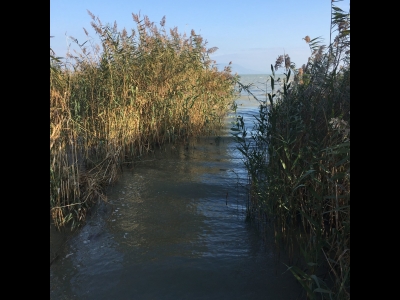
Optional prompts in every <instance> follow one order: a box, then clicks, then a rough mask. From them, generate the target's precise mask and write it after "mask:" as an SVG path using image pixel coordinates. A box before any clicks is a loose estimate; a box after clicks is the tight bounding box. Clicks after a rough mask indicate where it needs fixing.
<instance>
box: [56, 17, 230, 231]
mask: <svg viewBox="0 0 400 300" xmlns="http://www.w3.org/2000/svg"><path fill="white" fill-rule="evenodd" d="M88 13H89V15H90V16H91V18H92V22H91V26H92V28H93V29H94V31H95V32H96V34H97V36H98V37H99V39H100V44H94V43H93V42H92V39H91V37H90V36H89V33H88V32H87V30H86V29H85V33H86V35H87V39H88V40H87V42H85V43H84V44H79V43H78V41H77V40H75V42H76V44H77V46H78V47H79V51H76V53H74V54H73V55H72V54H68V55H67V59H66V60H65V61H64V62H61V60H60V59H59V58H56V57H55V56H54V55H51V57H50V61H51V63H50V211H51V215H52V218H53V221H54V222H55V224H56V225H57V226H58V227H61V226H64V225H65V224H67V223H69V221H71V222H70V223H71V224H72V226H73V227H74V226H76V225H78V224H80V223H81V222H82V221H84V220H85V216H86V214H87V212H88V211H89V208H90V207H91V205H93V203H94V202H95V201H97V199H98V198H99V197H100V198H103V199H106V196H105V193H104V191H105V187H106V186H107V185H109V184H111V183H113V182H114V181H115V180H117V178H118V174H119V173H120V171H121V168H122V166H123V164H127V163H132V162H134V160H135V159H137V158H138V157H140V156H141V155H144V154H145V153H147V152H149V151H151V150H152V149H154V147H156V146H159V145H162V144H164V143H166V142H174V141H182V140H185V139H188V138H189V137H191V136H198V135H204V134H211V133H213V132H215V131H216V130H218V129H219V128H220V127H221V125H222V124H223V118H224V116H225V114H226V112H227V109H228V108H229V106H230V105H231V103H232V101H233V100H234V97H235V89H234V84H235V77H234V76H232V75H231V71H230V68H229V67H227V68H225V69H224V71H218V70H217V68H216V66H215V61H213V60H211V59H210V58H209V54H210V53H212V52H214V51H216V49H217V48H215V47H214V48H210V49H207V47H206V46H207V45H206V44H207V43H206V42H205V41H204V40H203V38H202V37H201V36H200V35H198V34H196V33H195V31H194V30H192V31H191V34H190V36H186V35H185V34H183V35H182V34H179V33H178V29H177V28H176V27H175V28H173V29H169V30H167V29H166V28H165V17H164V18H163V19H162V20H161V22H160V26H156V25H154V23H153V22H150V20H149V18H148V17H147V16H144V17H141V16H140V15H138V14H132V17H133V21H134V23H135V24H136V27H137V28H136V30H135V29H132V30H131V31H130V32H128V31H127V30H126V29H123V30H118V28H117V24H116V23H114V24H113V25H112V26H111V25H110V24H105V25H103V24H102V22H101V21H100V19H99V18H97V17H95V16H94V15H93V14H92V13H91V12H88Z"/></svg>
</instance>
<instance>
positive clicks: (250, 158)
mask: <svg viewBox="0 0 400 300" xmlns="http://www.w3.org/2000/svg"><path fill="white" fill-rule="evenodd" d="M331 32H332V33H336V34H337V35H336V37H335V38H334V40H333V42H332V43H331V44H330V45H329V46H328V47H326V46H325V45H321V44H320V42H319V38H315V39H313V40H311V39H310V38H309V37H308V36H306V37H305V41H306V42H307V43H308V44H309V46H310V49H311V56H310V58H309V60H308V63H307V64H306V65H303V66H302V67H301V68H299V69H296V66H295V64H294V63H293V62H291V61H290V57H289V55H288V54H286V55H282V56H279V57H278V59H277V61H276V63H275V66H272V65H271V71H272V75H271V76H270V80H269V82H270V86H271V92H270V93H268V103H267V101H260V108H259V115H258V116H257V117H256V122H255V126H254V128H253V134H252V135H251V137H247V138H246V135H247V131H246V128H244V125H243V124H244V122H243V120H242V119H240V118H238V122H237V126H236V128H233V129H234V135H235V136H236V138H237V142H238V143H239V147H238V149H239V150H240V151H241V152H242V154H243V155H244V157H245V158H244V162H245V166H246V168H247V170H248V172H249V181H250V186H251V191H250V197H249V199H250V200H249V201H248V204H247V218H248V220H252V221H254V222H255V223H256V224H258V225H259V226H260V227H261V228H263V227H264V229H265V228H266V226H269V227H268V228H273V230H274V232H275V237H276V241H277V243H276V244H277V246H278V247H279V245H281V247H283V248H285V250H286V251H288V252H289V254H291V255H292V264H293V262H294V261H296V263H294V265H292V266H290V267H289V266H288V269H289V270H290V271H291V272H292V273H293V275H294V276H295V277H296V278H297V279H298V281H299V282H300V283H301V285H302V286H303V288H304V290H305V291H306V294H307V298H309V299H350V13H346V12H344V11H343V10H341V9H340V8H338V7H336V6H334V4H333V3H332V23H331ZM279 68H284V70H285V73H284V74H285V78H284V80H282V81H283V82H279V83H280V84H279V87H280V88H279V89H276V87H277V83H278V80H279V81H280V79H281V78H277V77H276V76H275V73H274V72H275V70H277V69H279ZM242 88H244V89H245V90H246V89H247V87H242ZM253 97H254V95H253ZM255 98H256V97H255ZM256 99H257V98H256ZM257 100H258V99H257ZM294 249H297V250H294Z"/></svg>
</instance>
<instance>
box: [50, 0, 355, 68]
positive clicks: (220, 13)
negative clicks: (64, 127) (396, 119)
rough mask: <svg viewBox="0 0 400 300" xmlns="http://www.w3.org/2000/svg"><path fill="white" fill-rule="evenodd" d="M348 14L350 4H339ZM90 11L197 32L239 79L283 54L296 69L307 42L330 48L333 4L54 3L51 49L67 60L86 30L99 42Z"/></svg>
mask: <svg viewBox="0 0 400 300" xmlns="http://www.w3.org/2000/svg"><path fill="white" fill-rule="evenodd" d="M336 6H339V7H340V8H342V9H343V10H345V11H348V9H349V6H350V0H343V1H341V2H338V3H336ZM87 10H89V11H90V12H91V13H93V14H94V15H95V16H96V17H99V19H100V20H101V22H102V23H103V24H107V23H110V24H114V21H116V22H117V24H118V28H119V29H120V30H122V29H123V28H124V27H125V28H126V29H127V31H128V32H129V31H130V29H135V30H136V24H135V22H134V21H133V19H132V13H135V14H138V13H140V14H141V16H144V15H146V16H148V17H149V19H150V21H151V22H154V24H159V22H160V21H161V19H162V18H163V16H165V18H166V23H165V27H166V28H167V29H169V28H174V27H177V28H178V32H179V33H182V34H183V33H185V32H186V33H187V35H190V31H191V30H192V29H193V30H194V31H195V32H196V34H200V35H201V36H202V37H203V39H204V40H206V41H207V47H209V48H211V47H218V50H217V51H216V52H215V53H213V54H212V55H211V58H212V59H214V60H216V62H217V64H218V65H219V66H220V67H223V66H224V65H227V64H228V63H229V62H230V61H232V66H233V68H232V70H233V72H237V73H239V74H266V73H270V65H271V64H273V65H274V64H275V60H276V58H277V57H278V56H279V55H282V54H288V55H289V56H290V58H291V61H292V62H294V63H295V64H296V66H297V67H301V65H302V64H304V63H306V62H307V59H308V57H309V56H310V49H309V46H308V44H307V43H306V42H305V41H304V40H303V38H304V37H305V36H306V35H308V36H309V37H310V38H311V39H313V38H316V37H321V38H322V39H323V41H322V42H323V44H329V34H330V17H331V0H244V1H237V0H230V1H228V0H201V1H200V0H112V1H111V0H68V1H65V0H50V36H53V38H50V47H51V48H52V49H53V50H54V51H55V53H56V56H59V57H64V56H65V54H66V53H67V51H68V45H71V46H70V47H73V43H72V41H71V39H70V38H69V36H73V37H74V38H76V39H77V40H78V42H79V43H83V42H84V41H86V40H87V37H86V35H85V33H84V30H83V28H85V29H86V30H87V31H88V32H89V35H90V36H91V37H92V38H94V39H95V40H96V39H97V36H96V34H95V32H94V30H93V29H92V27H91V25H90V23H91V21H92V20H91V17H90V16H89V14H88V12H87Z"/></svg>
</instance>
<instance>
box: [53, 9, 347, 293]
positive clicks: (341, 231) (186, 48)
mask: <svg viewBox="0 0 400 300" xmlns="http://www.w3.org/2000/svg"><path fill="white" fill-rule="evenodd" d="M334 2H336V1H334ZM334 2H333V3H332V22H331V35H332V34H334V33H336V36H335V38H333V41H330V44H329V46H324V45H321V43H320V40H319V38H314V39H312V40H311V39H310V38H309V37H308V36H306V37H305V41H306V42H307V43H308V44H309V46H310V49H311V56H310V58H309V60H308V62H307V64H305V65H303V66H302V67H301V68H296V66H295V64H294V63H293V62H291V61H290V57H289V55H288V54H284V55H282V56H279V57H278V59H277V61H276V63H275V66H272V65H271V72H272V75H271V76H270V79H269V84H270V88H271V92H270V93H267V97H268V98H267V100H259V99H257V100H259V102H260V107H259V115H258V116H257V117H256V122H255V127H254V128H253V134H252V135H251V136H250V137H249V136H247V128H244V122H243V119H241V117H240V116H239V117H238V119H237V123H236V127H234V128H232V130H233V131H232V133H233V135H234V136H235V137H236V139H237V143H238V149H239V150H240V151H241V152H242V154H243V155H244V164H245V167H246V169H247V170H248V174H249V183H250V187H251V188H250V191H249V193H250V197H249V201H248V204H247V220H249V221H252V222H255V223H256V224H257V226H259V227H260V228H264V229H265V228H267V227H268V228H272V229H273V232H274V233H275V238H276V242H277V243H276V245H277V248H278V249H279V251H287V252H288V253H289V254H290V255H291V257H292V259H291V261H290V262H289V263H288V264H287V265H288V271H289V270H290V272H292V273H293V275H294V276H295V277H296V278H297V279H298V281H299V282H300V284H301V285H302V286H303V288H304V291H305V293H306V294H307V298H308V299H350V13H349V12H348V13H347V12H344V11H343V10H341V9H340V8H338V7H336V6H335V5H334ZM89 15H90V16H91V18H92V23H91V25H92V27H93V29H94V30H95V31H96V33H97V34H98V36H99V38H100V41H101V42H100V45H95V44H91V43H90V41H91V40H90V37H89V35H88V34H87V32H86V30H85V32H86V34H87V36H88V42H86V43H84V44H79V43H78V41H75V42H76V44H77V45H78V46H79V48H80V52H79V53H75V55H74V56H72V55H69V56H68V57H67V59H66V60H63V62H62V60H61V59H60V58H58V57H56V56H55V54H54V53H52V51H51V53H50V215H51V221H52V222H53V223H54V225H55V226H56V227H57V228H58V229H61V228H65V227H67V226H70V227H71V228H72V229H74V228H76V227H79V226H80V225H81V224H83V223H84V221H85V218H86V215H87V214H88V213H89V212H90V209H91V207H92V206H93V205H94V204H95V203H96V202H97V201H98V200H99V199H103V200H106V194H105V191H106V188H107V186H108V185H110V184H112V183H114V182H115V181H116V180H117V179H118V176H119V174H120V172H121V171H122V169H123V167H124V166H125V165H134V163H135V161H137V160H138V159H140V158H141V157H142V156H144V155H146V153H149V152H150V151H152V150H153V149H155V148H156V147H159V146H161V145H163V144H166V143H175V142H178V143H180V142H184V141H187V140H188V139H189V138H191V137H196V136H200V135H207V134H215V133H216V132H218V130H219V129H220V128H221V126H222V124H223V122H224V117H225V116H226V113H227V111H228V109H229V108H230V107H233V108H234V107H235V104H234V100H235V99H236V98H237V96H238V93H239V92H241V91H243V90H244V91H247V92H249V93H250V90H249V86H245V85H243V84H242V83H241V82H240V77H239V76H236V75H232V74H231V70H230V67H226V68H225V69H224V71H218V69H217V68H216V66H215V63H216V62H215V61H213V60H211V59H210V58H209V54H210V53H212V52H214V51H215V50H216V48H211V49H207V48H206V44H207V43H206V42H205V41H204V40H203V38H202V37H201V36H199V35H197V34H196V33H195V32H194V31H193V30H192V32H191V35H190V36H189V37H186V36H185V35H181V34H179V33H178V30H177V28H174V29H171V30H168V31H167V30H166V29H165V27H164V25H165V19H164V18H163V20H162V21H161V22H160V25H161V26H160V27H157V26H155V25H154V23H153V22H150V20H149V19H148V17H147V16H144V17H141V16H140V15H136V14H132V16H133V20H134V22H135V23H136V26H137V30H131V31H130V32H129V33H128V32H127V31H126V30H125V29H123V30H122V31H119V30H118V29H117V24H116V23H114V25H113V26H111V25H109V24H106V25H103V24H102V23H101V21H100V20H99V19H98V18H97V17H95V16H93V15H92V14H91V13H90V12H89ZM87 44H89V45H87ZM50 50H51V49H50ZM279 68H283V69H284V70H285V73H284V77H283V78H282V76H275V71H276V70H277V69H279ZM278 77H280V78H278ZM253 97H255V96H254V95H253ZM255 98H256V97H255Z"/></svg>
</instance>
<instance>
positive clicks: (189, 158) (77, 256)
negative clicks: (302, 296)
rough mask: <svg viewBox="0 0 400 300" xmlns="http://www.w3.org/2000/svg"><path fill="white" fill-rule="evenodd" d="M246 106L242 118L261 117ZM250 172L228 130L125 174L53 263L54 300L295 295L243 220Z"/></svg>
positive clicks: (290, 280) (164, 153)
mask: <svg viewBox="0 0 400 300" xmlns="http://www.w3.org/2000/svg"><path fill="white" fill-rule="evenodd" d="M241 101H243V105H240V106H239V107H238V111H237V113H238V114H241V115H246V116H252V115H254V114H256V113H257V103H256V102H255V101H250V100H241ZM251 120H252V119H249V120H247V121H246V122H248V123H247V124H246V126H248V128H251V127H252V121H251ZM228 123H229V122H228ZM229 127H230V126H229V124H227V128H229ZM246 176H247V173H246V171H245V169H244V167H243V163H242V160H241V157H240V153H239V151H238V150H237V149H236V147H235V144H234V142H233V140H232V138H231V136H230V134H229V132H228V131H227V130H226V131H224V132H222V133H221V135H220V137H218V138H216V137H208V138H202V139H199V140H196V141H192V142H191V143H190V146H189V147H188V148H187V149H185V148H183V147H182V148H181V147H169V148H166V149H164V150H161V151H157V152H156V153H154V154H152V155H150V156H149V157H146V158H145V159H144V161H143V162H139V163H138V164H137V165H136V166H135V167H134V168H133V169H132V170H125V171H124V173H123V174H122V176H121V178H120V180H119V181H118V183H117V184H116V185H115V186H113V187H111V188H110V190H109V192H108V194H107V197H108V203H107V204H101V205H99V206H98V207H97V208H96V210H95V211H94V213H93V214H92V215H91V217H90V218H89V220H88V223H87V224H86V225H85V226H84V227H83V228H82V230H80V231H79V232H78V233H77V234H76V235H75V236H73V237H72V238H71V240H70V241H69V242H68V244H67V245H66V246H65V247H64V248H63V249H62V250H61V252H60V258H59V259H58V260H56V261H55V262H54V263H53V265H52V266H51V268H50V296H51V298H52V299H265V298H267V299H268V298H269V299H297V297H298V295H299V293H300V292H301V288H300V286H299V285H298V284H297V283H296V282H295V280H294V279H293V278H292V275H291V274H289V273H285V274H283V275H282V273H283V271H284V270H285V269H284V268H283V267H282V264H276V260H275V259H274V254H273V251H272V249H273V247H272V242H269V243H268V242H267V243H266V244H263V243H262V242H261V238H260V236H259V233H258V232H257V230H256V229H255V228H254V227H253V226H252V225H250V224H248V223H246V222H245V206H246V203H245V201H246V198H247V193H246V183H247V178H246Z"/></svg>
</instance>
